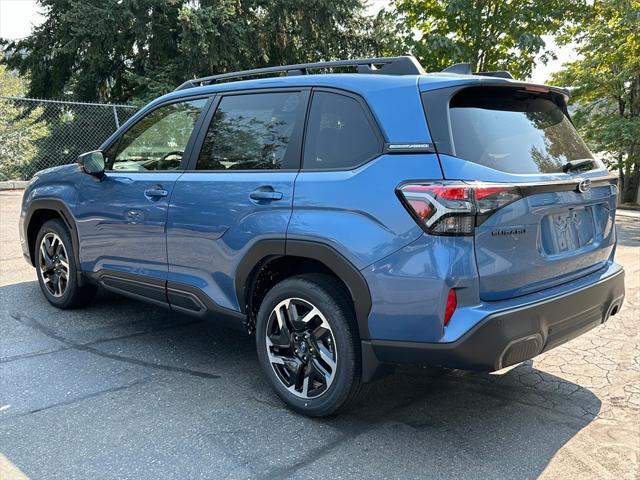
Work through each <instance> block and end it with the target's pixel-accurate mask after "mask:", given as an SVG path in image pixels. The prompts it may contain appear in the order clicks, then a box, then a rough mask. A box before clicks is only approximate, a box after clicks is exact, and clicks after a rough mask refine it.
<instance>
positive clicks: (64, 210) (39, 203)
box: [24, 198, 82, 284]
mask: <svg viewBox="0 0 640 480" xmlns="http://www.w3.org/2000/svg"><path fill="white" fill-rule="evenodd" d="M39 210H52V211H54V212H56V213H57V214H58V215H60V217H61V218H62V221H63V222H64V223H65V225H66V226H67V228H68V229H69V233H70V236H71V243H72V246H73V257H74V259H75V262H76V265H77V268H78V273H79V278H78V280H79V281H80V284H82V278H80V277H82V275H80V272H81V268H80V240H79V238H78V229H77V228H76V223H75V217H74V216H73V215H72V214H71V211H70V210H69V207H67V206H66V205H65V203H64V202H63V201H62V200H60V199H57V198H37V199H35V200H32V201H31V202H30V203H29V206H28V208H27V211H26V212H25V216H24V238H25V239H27V242H29V226H30V225H31V220H32V217H33V215H34V214H35V213H36V212H38V211H39ZM34 248H35V247H34ZM29 256H30V257H33V255H32V252H31V246H29ZM30 261H31V264H32V265H34V266H35V259H34V258H30Z"/></svg>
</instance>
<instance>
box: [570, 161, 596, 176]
mask: <svg viewBox="0 0 640 480" xmlns="http://www.w3.org/2000/svg"><path fill="white" fill-rule="evenodd" d="M587 165H589V168H584V167H586V166H587ZM594 165H595V162H594V161H593V159H591V158H583V159H582V160H570V161H568V162H567V163H565V164H564V165H562V171H563V172H564V173H567V172H570V171H572V170H582V171H586V170H591V169H592V168H593V166H594Z"/></svg>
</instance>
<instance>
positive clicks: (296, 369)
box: [266, 298, 338, 398]
mask: <svg viewBox="0 0 640 480" xmlns="http://www.w3.org/2000/svg"><path fill="white" fill-rule="evenodd" d="M266 347H267V355H268V358H269V363H270V364H271V368H272V369H273V371H274V372H275V374H276V376H277V377H278V379H279V380H280V382H281V383H282V385H284V387H285V388H286V389H287V390H289V392H291V393H292V394H294V395H296V396H297V397H300V398H317V397H319V396H321V395H322V394H324V393H326V392H327V391H328V390H329V387H330V386H331V384H332V382H333V380H334V378H335V374H336V366H337V360H338V358H337V349H336V342H335V338H334V335H333V331H332V330H331V326H330V325H329V322H328V321H327V319H326V318H325V316H324V315H323V314H322V312H320V310H319V309H318V308H317V307H316V306H314V305H312V304H311V303H310V302H308V301H306V300H302V299H300V298H287V299H286V300H283V301H281V302H280V303H278V304H277V305H276V307H275V308H274V309H273V310H272V311H271V314H270V315H269V320H268V321H267V328H266Z"/></svg>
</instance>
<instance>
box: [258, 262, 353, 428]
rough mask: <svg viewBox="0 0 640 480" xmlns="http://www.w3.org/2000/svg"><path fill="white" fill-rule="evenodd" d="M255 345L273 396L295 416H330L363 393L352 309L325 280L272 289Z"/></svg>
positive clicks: (311, 278)
mask: <svg viewBox="0 0 640 480" xmlns="http://www.w3.org/2000/svg"><path fill="white" fill-rule="evenodd" d="M256 346H257V349H258V359H259V362H260V366H261V367H262V370H263V371H264V373H265V375H267V378H268V379H269V382H270V383H271V385H272V387H273V388H274V390H275V392H276V393H277V395H278V396H279V397H280V398H281V399H282V400H283V401H284V402H285V403H286V404H287V405H288V406H289V407H290V408H291V409H293V410H295V411H296V412H299V413H302V414H304V415H308V416H312V417H324V416H328V415H332V414H335V413H337V412H339V411H340V410H343V409H345V408H346V407H348V406H349V405H350V404H352V403H353V402H354V401H355V400H356V399H357V398H359V397H360V396H361V394H362V393H363V391H364V386H363V385H362V384H361V382H360V377H361V358H360V343H359V337H358V333H357V328H356V322H355V318H354V314H353V308H352V306H351V302H350V299H349V298H348V297H347V296H346V295H345V293H344V291H343V289H342V288H341V286H340V284H339V282H338V281H337V280H336V279H335V278H333V277H331V276H328V275H322V274H310V275H300V276H295V277H291V278H288V279H286V280H283V281H282V282H280V283H278V284H277V285H276V286H275V287H273V288H272V289H271V290H270V291H269V292H268V293H267V295H266V296H265V298H264V300H263V302H262V304H261V305H260V310H259V312H258V318H257V320H256Z"/></svg>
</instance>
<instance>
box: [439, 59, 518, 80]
mask: <svg viewBox="0 0 640 480" xmlns="http://www.w3.org/2000/svg"><path fill="white" fill-rule="evenodd" d="M442 71H443V72H444V73H457V74H460V75H482V76H483V77H497V78H511V79H513V75H511V74H510V73H509V72H507V71H506V70H499V71H496V72H474V71H473V70H472V69H471V64H470V63H466V62H464V63H455V64H453V65H451V66H449V67H447V68H445V69H444V70H442Z"/></svg>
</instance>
